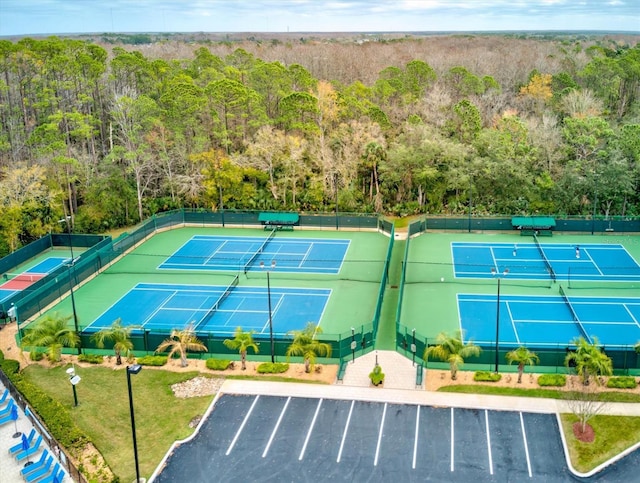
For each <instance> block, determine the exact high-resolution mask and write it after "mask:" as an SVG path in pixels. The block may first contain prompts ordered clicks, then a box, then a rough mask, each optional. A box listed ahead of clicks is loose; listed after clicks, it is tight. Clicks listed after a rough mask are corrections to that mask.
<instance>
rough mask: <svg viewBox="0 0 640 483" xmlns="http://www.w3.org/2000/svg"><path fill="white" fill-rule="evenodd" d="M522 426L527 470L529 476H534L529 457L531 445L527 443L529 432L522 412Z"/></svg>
mask: <svg viewBox="0 0 640 483" xmlns="http://www.w3.org/2000/svg"><path fill="white" fill-rule="evenodd" d="M520 427H521V428H522V440H523V441H524V454H525V455H526V456H527V471H529V478H533V474H532V473H531V460H530V459H529V445H527V433H526V431H525V430H524V419H523V418H522V413H520Z"/></svg>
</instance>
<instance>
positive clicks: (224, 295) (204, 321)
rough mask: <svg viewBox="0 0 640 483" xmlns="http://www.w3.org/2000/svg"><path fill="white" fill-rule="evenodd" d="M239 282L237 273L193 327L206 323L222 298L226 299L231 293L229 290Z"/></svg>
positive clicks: (231, 290) (222, 300) (216, 309)
mask: <svg viewBox="0 0 640 483" xmlns="http://www.w3.org/2000/svg"><path fill="white" fill-rule="evenodd" d="M239 282H240V278H239V277H238V275H236V276H235V277H234V279H233V281H232V282H231V283H230V284H229V286H228V287H227V288H226V289H225V290H224V292H222V295H220V297H218V300H216V303H215V304H213V307H211V308H210V309H209V311H208V312H207V313H206V314H204V317H202V319H201V320H200V322H198V324H197V325H196V327H195V329H198V328H199V327H200V326H202V325H204V324H206V323H207V322H209V321H210V320H211V317H213V314H215V313H216V312H217V311H218V308H219V307H220V304H221V303H222V302H224V299H226V298H227V297H228V296H229V294H231V292H233V289H234V288H235V287H236V286H237V285H238V283H239Z"/></svg>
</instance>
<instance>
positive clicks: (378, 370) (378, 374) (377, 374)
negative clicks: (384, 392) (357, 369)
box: [369, 364, 384, 386]
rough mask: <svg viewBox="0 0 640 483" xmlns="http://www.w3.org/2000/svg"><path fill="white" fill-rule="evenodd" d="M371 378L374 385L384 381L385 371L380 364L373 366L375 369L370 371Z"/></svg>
mask: <svg viewBox="0 0 640 483" xmlns="http://www.w3.org/2000/svg"><path fill="white" fill-rule="evenodd" d="M369 379H371V384H373V385H374V386H379V385H380V384H382V383H383V382H384V373H383V372H382V367H380V365H378V364H376V365H375V366H373V371H371V372H370V373H369Z"/></svg>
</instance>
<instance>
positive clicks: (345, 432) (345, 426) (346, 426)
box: [336, 399, 356, 463]
mask: <svg viewBox="0 0 640 483" xmlns="http://www.w3.org/2000/svg"><path fill="white" fill-rule="evenodd" d="M355 403H356V401H355V399H354V400H353V401H351V409H349V416H347V422H346V423H345V425H344V432H343V433H342V441H341V442H340V450H339V451H338V459H337V460H336V463H340V458H342V448H344V441H345V440H346V439H347V431H348V429H349V421H351V413H352V412H353V405H354V404H355Z"/></svg>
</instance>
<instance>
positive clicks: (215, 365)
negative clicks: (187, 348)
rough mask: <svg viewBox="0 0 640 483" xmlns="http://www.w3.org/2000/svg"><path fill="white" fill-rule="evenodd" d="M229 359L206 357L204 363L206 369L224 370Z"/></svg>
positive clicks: (229, 362) (227, 365)
mask: <svg viewBox="0 0 640 483" xmlns="http://www.w3.org/2000/svg"><path fill="white" fill-rule="evenodd" d="M229 364H231V361H230V360H228V359H207V361H206V362H205V365H206V366H207V369H212V370H214V371H224V370H226V369H227V368H228V367H229Z"/></svg>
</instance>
